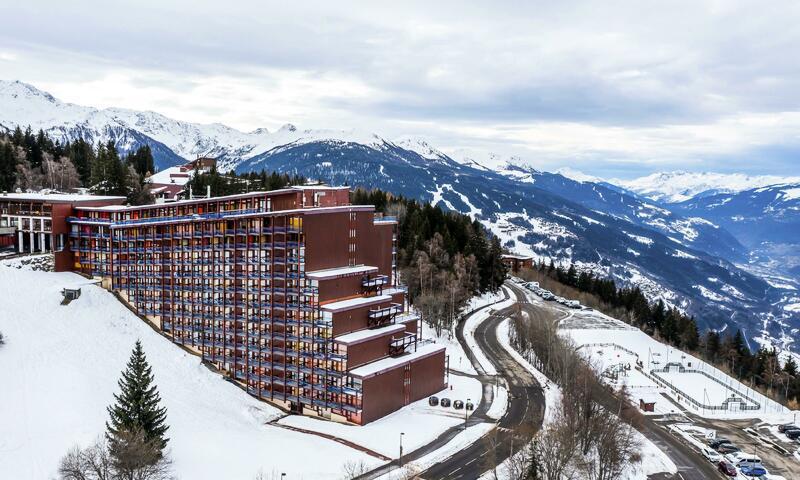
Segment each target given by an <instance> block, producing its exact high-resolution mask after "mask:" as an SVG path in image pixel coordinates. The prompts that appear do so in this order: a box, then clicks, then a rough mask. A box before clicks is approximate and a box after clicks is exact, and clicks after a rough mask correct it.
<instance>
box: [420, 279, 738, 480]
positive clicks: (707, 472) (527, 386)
mask: <svg viewBox="0 0 800 480" xmlns="http://www.w3.org/2000/svg"><path fill="white" fill-rule="evenodd" d="M507 286H508V287H510V288H511V290H512V291H513V292H514V296H515V297H516V300H517V302H516V304H515V305H513V306H511V307H508V308H506V309H503V310H501V311H498V312H495V313H494V314H493V315H492V316H490V317H489V318H488V319H487V320H486V321H484V322H482V323H481V324H480V325H479V326H478V328H477V329H476V331H475V340H476V342H477V343H478V345H479V347H480V348H481V350H483V352H484V353H485V355H486V357H487V358H488V359H489V361H490V362H492V364H493V365H494V366H495V368H496V370H497V372H498V375H499V376H502V377H503V378H504V380H505V382H506V385H507V387H508V389H509V399H510V404H509V407H508V410H507V412H506V414H505V415H504V416H503V417H502V418H501V419H500V421H499V424H498V427H499V428H497V429H496V430H495V431H494V432H492V433H490V434H489V435H488V437H494V440H493V441H491V442H489V441H477V442H475V443H473V444H472V445H470V446H469V447H467V448H465V449H464V450H462V451H460V452H459V453H458V454H456V455H454V456H452V457H450V458H448V459H447V460H444V461H442V462H440V463H437V464H435V465H433V466H432V467H430V468H428V469H427V470H426V471H424V472H423V473H422V474H421V475H420V477H421V478H426V479H475V478H478V477H479V476H480V475H481V473H482V472H485V471H487V470H488V469H490V468H491V467H492V466H493V465H496V464H499V463H500V462H502V461H503V460H505V459H506V458H508V457H509V455H510V454H511V453H512V449H514V450H516V449H518V448H519V446H521V445H524V444H526V443H527V442H528V441H529V440H530V437H531V435H533V434H534V433H535V432H536V431H538V430H539V428H541V425H542V420H543V415H544V406H545V400H544V394H543V392H542V389H541V386H540V385H539V384H538V382H537V381H536V379H535V378H534V377H533V376H532V375H531V374H530V372H528V371H527V369H525V368H524V367H522V366H521V365H520V364H518V363H517V362H516V361H515V360H514V358H513V357H511V356H510V355H509V354H508V352H506V351H505V349H504V348H503V347H502V345H500V342H499V341H498V339H497V327H498V325H499V324H500V322H502V321H503V320H504V319H506V318H508V317H509V316H511V315H512V314H513V313H515V312H516V311H517V310H518V309H522V310H524V311H525V312H527V313H528V315H529V318H530V319H531V320H532V321H556V320H557V319H558V317H559V316H560V315H562V314H563V315H568V311H565V310H562V309H560V308H556V307H555V306H553V307H550V306H549V305H548V307H542V306H540V305H533V304H531V303H529V302H528V300H527V297H526V294H525V292H524V291H523V290H522V289H520V288H519V287H518V286H516V285H514V284H511V283H509V284H507ZM463 326H464V324H463V322H462V323H461V324H460V325H459V326H458V330H457V332H456V333H457V336H458V340H459V342H460V343H461V344H462V346H463V348H464V351H465V352H466V353H467V355H468V356H469V357H470V360H471V361H472V363H473V364H474V365H475V366H476V369H478V370H479V371H480V370H482V369H481V368H480V364H479V363H478V362H477V360H476V359H475V357H474V355H473V354H472V352H471V350H470V349H469V347H468V346H467V345H466V342H465V341H464V336H463ZM598 401H599V403H600V404H601V405H603V406H604V407H605V408H606V409H608V410H609V411H615V410H617V409H618V407H619V400H618V399H617V398H616V397H615V396H614V395H613V394H612V393H611V392H610V391H609V390H607V389H605V388H603V389H601V391H598ZM520 426H528V427H529V428H526V429H519V428H518V427H520ZM520 430H525V432H526V433H525V434H522V433H517V434H514V433H512V431H517V432H519V431H520ZM640 431H641V433H642V434H643V435H644V436H645V437H647V438H648V439H649V440H650V441H652V442H653V443H654V444H655V445H656V446H657V447H658V448H659V449H661V450H662V451H663V452H664V453H665V454H666V455H667V456H668V457H669V458H670V459H671V460H672V461H673V462H674V463H675V465H676V466H677V467H678V473H677V474H675V475H670V474H657V475H653V476H651V479H652V480H656V479H658V480H666V479H682V480H707V479H715V478H723V477H722V476H721V475H720V474H719V473H718V472H717V470H716V468H715V467H714V466H713V465H712V464H711V463H710V462H708V461H707V460H705V458H703V457H702V456H701V455H700V454H699V453H698V452H696V451H695V450H694V449H693V448H691V447H689V446H687V445H685V444H684V443H682V442H681V441H680V440H679V439H677V438H676V437H674V436H672V435H671V434H670V433H669V432H668V431H667V430H666V429H664V428H662V427H661V426H659V425H658V424H657V423H656V422H655V421H654V420H653V418H651V417H645V419H644V422H643V424H642V426H641V429H640ZM485 438H486V437H484V439H485Z"/></svg>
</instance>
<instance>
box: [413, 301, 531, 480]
mask: <svg viewBox="0 0 800 480" xmlns="http://www.w3.org/2000/svg"><path fill="white" fill-rule="evenodd" d="M516 310H517V307H516V304H515V305H514V306H512V307H509V308H506V309H503V310H500V311H498V312H495V313H494V314H492V315H491V316H490V317H489V318H488V319H487V320H485V321H484V322H482V323H481V324H480V325H479V326H478V328H477V329H476V330H475V340H476V342H477V343H478V345H479V346H480V348H481V350H483V352H484V353H485V354H486V357H487V358H488V359H489V361H490V362H492V364H493V365H494V366H495V369H496V370H497V372H498V375H499V376H502V377H503V378H504V380H505V382H506V388H508V391H509V400H510V403H509V406H508V409H507V411H506V413H505V415H503V417H502V418H500V420H499V422H498V428H496V429H495V430H493V431H492V432H490V433H489V434H488V435H487V437H488V438H487V437H484V439H483V440H484V441H481V440H479V441H477V442H474V443H473V444H472V445H470V446H468V447H466V448H465V449H463V450H461V451H460V452H458V453H457V454H456V455H454V456H452V457H450V458H448V459H447V460H444V461H442V462H440V463H437V464H435V465H433V466H431V467H430V468H428V469H427V470H425V471H424V472H422V474H421V475H420V477H421V478H429V479H453V480H455V479H475V478H478V477H479V476H480V475H481V473H483V472H485V471H487V470H488V469H490V468H492V467H493V466H494V465H497V464H499V463H502V461H503V460H505V459H506V458H508V457H509V456H510V455H511V453H512V451H514V449H519V447H520V446H522V445H525V444H527V443H528V441H529V440H530V438H531V436H532V435H533V434H534V433H535V432H536V431H538V430H539V428H540V427H541V425H542V421H543V419H544V406H545V400H544V393H543V392H542V388H541V386H540V385H539V383H538V382H537V381H536V378H534V376H533V375H531V373H530V372H529V371H528V370H527V369H525V368H524V367H523V366H522V365H520V364H519V363H517V362H516V360H514V358H513V357H512V356H511V355H509V353H508V352H507V351H506V350H505V349H504V348H503V346H502V345H500V342H499V341H498V339H497V327H498V326H499V325H500V322H502V321H503V320H505V319H506V318H508V317H509V316H510V315H512V314H513V313H515V312H516ZM463 329H464V322H462V323H461V324H460V325H459V326H458V330H457V332H456V334H457V337H458V340H459V342H460V343H461V345H462V347H464V351H465V352H467V355H468V356H469V357H470V360H471V361H472V363H473V365H475V367H476V369H477V370H482V368H480V364H479V363H478V362H477V360H476V359H475V358H474V355H473V354H472V351H471V350H470V349H469V347H467V345H466V342H465V341H464V332H463ZM523 426H525V427H529V428H524V429H523V428H519V427H523ZM521 430H524V431H525V433H519V432H520V431H521ZM514 432H517V433H514Z"/></svg>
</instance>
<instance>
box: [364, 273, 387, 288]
mask: <svg viewBox="0 0 800 480" xmlns="http://www.w3.org/2000/svg"><path fill="white" fill-rule="evenodd" d="M388 283H389V277H388V276H386V275H377V276H375V277H372V278H368V277H367V278H364V279H363V280H361V286H362V287H364V288H374V287H382V286H384V285H386V284H388Z"/></svg>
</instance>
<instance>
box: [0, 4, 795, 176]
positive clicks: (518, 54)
mask: <svg viewBox="0 0 800 480" xmlns="http://www.w3.org/2000/svg"><path fill="white" fill-rule="evenodd" d="M773 7H774V8H769V9H767V8H763V3H761V2H754V1H751V2H735V3H734V2H724V1H712V0H708V1H701V0H696V1H679V2H670V3H653V4H645V3H642V2H637V1H632V0H631V1H623V2H615V3H610V4H609V3H605V4H598V3H597V2H588V1H587V2H583V1H574V2H520V1H508V2H494V3H492V4H486V3H466V2H447V1H446V2H435V3H431V2H403V3H402V4H397V5H392V6H387V5H386V4H378V3H376V2H294V3H291V4H287V3H285V2H283V3H278V2H256V1H244V2H236V5H235V8H232V7H231V6H230V5H228V4H224V3H222V2H209V1H200V2H183V1H174V0H173V1H158V2H156V1H150V0H146V1H138V2H117V3H115V8H113V9H111V8H98V7H97V5H96V3H95V2H89V1H77V2H68V3H65V2H56V1H44V2H14V3H13V4H11V5H8V6H5V7H4V12H5V14H6V17H7V18H14V21H13V22H6V23H5V24H4V28H3V29H2V30H0V62H3V66H4V68H3V74H2V75H3V76H4V77H6V78H8V79H21V80H24V81H28V82H31V83H34V84H36V85H37V86H41V87H43V88H46V89H47V90H49V91H51V92H52V93H53V94H54V95H56V96H57V97H60V98H62V99H64V100H67V101H72V102H76V103H83V104H90V105H93V106H112V105H113V106H123V107H128V108H136V109H151V110H156V111H159V112H160V113H164V114H166V115H169V116H172V117H176V118H179V119H184V120H192V121H199V122H206V123H209V122H222V123H226V124H230V125H232V126H234V127H237V128H240V129H243V130H249V129H253V128H257V127H263V126H266V127H270V128H277V127H278V126H279V125H281V124H283V123H286V122H293V123H298V124H300V125H301V126H305V127H328V128H347V127H355V128H362V129H371V130H375V131H377V132H378V133H380V134H382V135H385V136H388V137H393V136H401V135H423V136H425V137H427V138H428V139H429V141H430V142H431V143H432V144H435V145H442V146H443V147H444V148H446V149H451V150H457V149H465V148H466V149H486V150H492V151H498V152H501V153H503V154H508V155H511V154H516V155H520V156H522V157H523V158H526V159H529V160H530V161H531V162H532V163H544V164H546V165H547V166H548V167H550V166H552V167H558V166H562V165H570V166H576V165H577V166H581V165H583V166H585V167H586V168H587V169H588V170H590V171H591V172H592V173H597V174H603V173H604V172H603V170H604V169H605V170H609V171H610V170H612V169H618V168H619V165H635V166H636V168H642V169H648V168H671V167H672V166H677V165H680V168H696V169H715V168H721V167H726V164H725V162H726V160H725V159H728V160H727V161H729V162H732V161H733V159H735V158H741V157H742V155H745V154H747V152H755V151H758V152H761V153H762V154H766V153H767V152H770V151H771V152H784V153H782V154H781V155H777V154H775V155H776V159H775V160H774V161H773V160H770V163H769V165H768V166H767V164H766V163H764V164H763V165H764V168H770V169H774V170H776V171H777V170H781V169H783V170H785V171H787V172H788V171H790V170H791V168H793V165H792V163H791V162H790V158H791V154H786V153H785V152H794V151H796V150H795V147H796V146H797V145H798V144H799V143H800V141H798V138H797V136H796V135H795V134H793V132H796V131H798V130H797V127H798V125H797V123H798V121H797V115H796V113H797V112H799V111H800V64H798V62H795V61H794V60H793V59H794V57H795V56H796V52H797V51H798V50H800V29H797V28H796V27H795V25H794V23H795V19H796V18H798V16H800V4H797V3H796V2H790V1H784V2H780V5H773ZM10 60H13V61H10ZM765 162H766V160H765ZM743 168H750V169H753V170H755V169H758V168H759V164H750V165H748V164H746V163H745V164H743ZM754 173H757V172H754Z"/></svg>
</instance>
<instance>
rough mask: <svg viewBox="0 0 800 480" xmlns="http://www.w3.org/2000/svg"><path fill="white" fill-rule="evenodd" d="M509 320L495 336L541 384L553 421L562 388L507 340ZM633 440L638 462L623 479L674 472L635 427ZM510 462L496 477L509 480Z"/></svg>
mask: <svg viewBox="0 0 800 480" xmlns="http://www.w3.org/2000/svg"><path fill="white" fill-rule="evenodd" d="M510 332H511V323H510V320H508V319H507V320H505V321H504V322H503V323H501V324H500V326H499V327H498V329H497V336H498V339H499V341H500V344H501V345H502V346H503V348H504V349H505V350H506V351H507V352H509V353H510V354H511V356H513V357H514V359H515V360H516V361H517V362H519V363H520V364H521V365H523V366H524V367H525V368H526V369H527V370H528V371H530V372H531V373H532V374H533V375H534V377H536V380H537V381H538V382H539V384H540V385H542V386H543V387H544V394H545V420H544V422H545V424H547V423H548V422H552V421H553V418H552V417H553V409H552V406H553V405H556V404H557V403H559V402H560V401H561V391H560V389H559V387H558V386H557V385H556V384H554V383H552V382H550V380H549V379H548V378H547V377H546V376H545V375H544V374H543V373H542V372H540V371H539V370H537V369H536V368H534V367H533V365H531V363H530V362H529V361H528V360H527V359H526V358H525V357H523V356H522V355H520V353H519V352H517V351H516V350H515V349H514V348H513V346H512V345H511V340H510ZM634 436H635V438H636V441H637V442H638V444H639V445H640V454H641V462H639V463H637V464H634V465H630V466H629V467H628V468H627V469H626V470H625V471H624V472H623V473H622V475H621V476H620V478H621V479H623V480H645V479H647V478H648V476H650V475H653V474H656V473H660V472H668V473H673V474H674V473H676V472H677V471H678V467H677V466H676V465H675V463H674V462H673V461H672V460H670V458H669V457H668V456H667V455H666V454H665V453H664V452H663V451H661V449H659V448H658V446H656V445H655V444H654V443H653V442H651V441H650V440H648V439H647V438H646V437H645V436H644V435H642V434H641V433H639V432H637V431H635V430H634ZM508 464H509V461H508V460H506V461H505V462H503V463H502V464H501V465H500V466H499V467H498V469H497V477H496V478H497V479H499V480H506V479H508V480H511V479H510V478H509V472H508ZM480 478H481V479H483V480H494V479H495V476H494V472H487V473H485V474H484V475H482V476H481V477H480Z"/></svg>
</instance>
